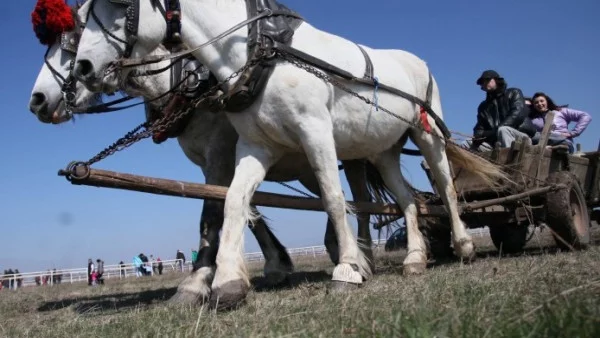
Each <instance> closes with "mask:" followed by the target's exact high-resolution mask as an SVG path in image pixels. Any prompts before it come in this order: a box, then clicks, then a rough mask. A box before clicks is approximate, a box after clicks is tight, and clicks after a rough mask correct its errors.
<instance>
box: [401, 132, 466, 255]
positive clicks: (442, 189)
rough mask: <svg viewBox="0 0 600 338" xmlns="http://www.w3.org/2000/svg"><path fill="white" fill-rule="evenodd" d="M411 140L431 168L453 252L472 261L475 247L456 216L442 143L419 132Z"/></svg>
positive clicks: (454, 197) (456, 207)
mask: <svg viewBox="0 0 600 338" xmlns="http://www.w3.org/2000/svg"><path fill="white" fill-rule="evenodd" d="M411 140H412V141H413V142H414V143H415V144H416V145H417V146H418V147H419V149H420V150H421V153H422V154H423V157H424V158H425V160H426V161H427V164H428V165H429V167H430V168H431V172H432V174H433V176H434V178H435V183H436V187H437V190H438V193H439V195H440V197H441V198H442V200H443V201H444V205H446V208H447V209H448V212H449V214H450V221H451V224H452V242H453V244H454V250H455V251H456V253H457V255H458V256H459V257H461V258H463V259H467V260H471V259H473V258H474V256H475V246H474V244H473V239H472V238H471V236H470V235H469V233H468V232H467V229H466V227H465V225H464V223H463V222H462V221H461V219H460V216H459V214H458V199H457V196H456V191H455V190H454V184H453V182H452V177H451V175H450V164H449V162H448V157H447V156H446V152H445V144H444V141H443V140H441V139H440V138H439V137H437V136H434V135H432V134H429V133H425V132H423V131H421V130H413V131H411Z"/></svg>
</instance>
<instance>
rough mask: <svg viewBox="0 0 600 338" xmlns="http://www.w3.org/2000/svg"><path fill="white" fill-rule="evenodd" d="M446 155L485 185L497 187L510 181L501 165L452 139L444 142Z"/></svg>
mask: <svg viewBox="0 0 600 338" xmlns="http://www.w3.org/2000/svg"><path fill="white" fill-rule="evenodd" d="M446 156H447V157H448V160H449V161H450V162H451V163H452V164H454V165H455V166H456V167H458V168H461V169H462V170H464V171H466V172H468V173H471V174H472V175H475V176H476V177H477V178H478V179H479V180H480V182H482V183H484V184H485V185H487V186H489V187H492V188H498V187H500V186H502V184H503V183H506V182H510V181H511V179H510V176H509V175H508V174H507V173H506V172H505V171H504V170H503V169H502V166H500V165H497V164H494V163H493V162H491V161H489V160H487V159H485V158H483V157H481V156H480V155H478V154H475V153H473V152H471V151H469V150H468V149H465V148H462V147H461V146H459V145H457V144H456V143H454V142H452V141H447V142H446Z"/></svg>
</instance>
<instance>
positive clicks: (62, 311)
mask: <svg viewBox="0 0 600 338" xmlns="http://www.w3.org/2000/svg"><path fill="white" fill-rule="evenodd" d="M596 229H597V228H596ZM594 237H595V238H596V239H597V238H598V236H597V234H595V236H594ZM536 240H537V239H534V241H536ZM542 240H543V238H542ZM542 240H540V241H538V242H537V244H543V243H542ZM534 241H532V244H531V245H530V246H536V243H535V242H534ZM489 244H490V243H489V242H487V241H486V240H484V241H483V242H481V241H480V243H479V245H478V247H479V250H478V251H479V257H478V259H477V260H476V261H475V262H474V263H472V264H470V265H464V264H461V263H460V262H448V263H443V264H433V265H432V266H431V267H430V268H429V269H428V270H427V272H426V273H425V274H424V275H421V276H416V277H404V276H402V274H401V271H402V269H401V268H402V265H401V262H402V258H403V253H402V252H396V253H384V252H379V253H378V254H377V259H376V263H377V270H376V273H377V275H376V277H375V278H374V279H372V280H370V281H368V282H367V283H366V284H365V285H364V286H363V287H362V288H360V289H359V290H357V291H356V292H354V293H351V294H345V295H332V294H328V293H327V288H326V286H327V281H328V280H329V278H330V275H329V274H330V273H331V270H332V265H331V263H330V262H329V261H328V260H327V259H326V258H324V257H323V258H317V259H314V258H301V259H296V260H295V264H296V270H297V271H298V272H296V273H294V274H293V275H292V277H291V279H290V286H289V287H287V288H285V289H279V290H266V289H264V288H262V287H261V278H260V275H261V266H260V265H257V264H253V266H252V269H251V270H252V271H253V272H252V273H253V276H255V277H254V278H253V283H254V285H255V288H254V289H253V290H252V291H251V292H250V294H249V295H248V299H247V303H246V304H245V306H244V307H242V308H241V309H239V310H237V311H232V312H226V313H214V312H212V311H208V310H206V309H203V308H193V307H183V306H167V305H166V303H165V300H166V299H168V298H169V297H170V296H171V295H173V294H174V292H175V290H176V286H177V284H178V283H179V281H181V280H182V279H183V278H184V275H183V274H172V275H163V276H155V277H145V278H140V279H135V278H131V279H127V280H124V281H119V280H108V281H107V283H106V285H104V286H102V287H88V286H87V285H77V284H74V285H70V284H64V285H60V286H55V287H32V288H25V289H22V290H19V291H16V292H14V291H7V290H3V291H2V292H0V336H2V337H45V338H46V337H106V336H110V337H148V336H151V337H154V336H168V337H189V336H195V337H217V336H226V337H240V336H241V337H250V336H252V337H254V336H268V337H270V336H274V337H275V336H276V337H283V336H285V337H288V336H301V337H365V336H368V337H371V336H392V337H524V336H528V337H600V247H599V246H598V243H597V242H596V245H594V246H591V247H590V248H589V249H588V250H585V251H581V252H574V253H565V252H556V251H552V250H550V249H548V250H546V249H545V250H540V249H533V250H530V251H527V252H526V253H525V254H523V255H521V256H518V257H499V256H498V253H497V252H495V251H494V250H493V249H492V250H491V249H490V247H489Z"/></svg>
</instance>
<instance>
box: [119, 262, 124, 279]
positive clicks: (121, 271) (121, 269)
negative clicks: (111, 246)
mask: <svg viewBox="0 0 600 338" xmlns="http://www.w3.org/2000/svg"><path fill="white" fill-rule="evenodd" d="M119 272H120V273H121V277H125V263H123V261H120V262H119Z"/></svg>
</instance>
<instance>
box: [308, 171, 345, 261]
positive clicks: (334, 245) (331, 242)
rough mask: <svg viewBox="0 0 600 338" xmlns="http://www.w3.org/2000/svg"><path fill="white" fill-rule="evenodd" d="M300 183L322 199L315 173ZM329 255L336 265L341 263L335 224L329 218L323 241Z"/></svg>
mask: <svg viewBox="0 0 600 338" xmlns="http://www.w3.org/2000/svg"><path fill="white" fill-rule="evenodd" d="M298 181H300V183H302V185H303V186H304V187H305V188H306V189H308V190H309V191H310V192H312V193H313V194H315V195H317V196H319V197H321V188H320V187H319V182H318V181H317V178H316V177H315V175H314V173H312V172H311V173H310V174H307V175H304V176H302V177H299V178H298ZM323 241H324V244H325V248H326V249H327V254H328V255H329V258H330V259H331V261H332V262H333V264H334V265H338V263H339V261H340V252H339V245H338V240H337V237H336V236H335V230H334V229H333V223H331V219H330V218H329V217H328V218H327V226H326V228H325V238H324V239H323Z"/></svg>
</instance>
